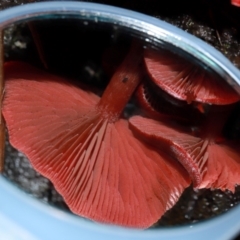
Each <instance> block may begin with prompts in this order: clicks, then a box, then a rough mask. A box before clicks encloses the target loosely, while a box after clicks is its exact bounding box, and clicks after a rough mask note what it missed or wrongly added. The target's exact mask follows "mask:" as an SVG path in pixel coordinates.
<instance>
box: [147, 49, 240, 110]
mask: <svg viewBox="0 0 240 240" xmlns="http://www.w3.org/2000/svg"><path fill="white" fill-rule="evenodd" d="M144 60H145V65H146V68H147V71H148V74H149V76H150V78H151V80H152V81H153V82H154V83H155V84H156V85H157V86H159V87H160V88H162V89H163V90H164V91H166V92H168V93H169V94H170V95H172V96H173V97H175V98H177V99H180V100H185V101H187V102H188V103H191V102H192V101H196V102H201V103H209V104H216V105H227V104H231V103H235V102H237V101H239V99H240V97H239V95H238V94H237V93H236V92H235V91H234V90H233V89H232V88H231V87H230V86H229V85H228V84H227V83H226V82H224V81H222V80H221V79H217V78H215V77H213V76H212V75H210V74H209V73H208V72H207V71H205V70H203V69H200V68H199V67H197V66H195V65H193V64H191V63H189V62H187V61H186V60H184V59H182V58H180V57H179V56H177V55H175V54H173V53H170V52H163V51H162V52H157V51H155V50H152V49H146V50H145V52H144Z"/></svg>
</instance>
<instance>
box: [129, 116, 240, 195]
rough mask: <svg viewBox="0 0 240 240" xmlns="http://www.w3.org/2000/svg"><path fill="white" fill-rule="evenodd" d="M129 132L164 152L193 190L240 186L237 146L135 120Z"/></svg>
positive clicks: (235, 143)
mask: <svg viewBox="0 0 240 240" xmlns="http://www.w3.org/2000/svg"><path fill="white" fill-rule="evenodd" d="M129 122H130V126H131V129H132V130H133V131H134V132H135V133H136V134H138V136H140V137H141V138H142V139H143V140H145V141H147V142H148V143H150V144H151V145H153V146H157V147H158V148H162V149H164V150H165V151H166V152H167V153H169V154H170V155H171V156H173V157H174V158H175V159H177V160H178V161H179V162H180V163H181V164H182V165H183V167H184V168H185V169H186V170H187V172H188V173H189V175H190V177H191V179H192V181H193V186H194V187H195V188H211V189H221V190H226V189H228V190H231V191H233V192H234V190H235V185H236V184H240V174H239V173H240V150H239V149H240V148H239V146H240V143H239V142H230V141H225V142H223V143H216V142H214V141H211V140H210V139H208V138H199V137H194V136H192V135H191V134H190V133H188V132H187V131H184V130H183V129H181V128H179V127H176V126H175V127H173V126H168V125H167V124H165V123H163V122H159V121H156V120H152V119H147V118H143V117H140V116H135V117H132V118H131V119H130V121H129Z"/></svg>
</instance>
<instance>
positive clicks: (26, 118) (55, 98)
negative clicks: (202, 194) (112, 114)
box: [3, 63, 190, 228]
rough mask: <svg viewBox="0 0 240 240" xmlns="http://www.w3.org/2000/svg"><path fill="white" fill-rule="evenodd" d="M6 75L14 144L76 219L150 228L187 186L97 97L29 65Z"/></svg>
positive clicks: (173, 165)
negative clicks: (104, 109)
mask: <svg viewBox="0 0 240 240" xmlns="http://www.w3.org/2000/svg"><path fill="white" fill-rule="evenodd" d="M16 69H17V70H16ZM18 69H20V74H19V72H18ZM21 69H24V71H22V70H21ZM5 72H6V77H7V79H6V91H5V98H4V102H3V114H4V118H5V120H6V123H7V127H8V130H9V135H10V142H11V143H12V145H13V146H14V147H16V148H17V149H19V150H20V151H22V152H23V153H25V154H26V155H27V157H28V158H29V160H30V161H31V163H32V165H33V166H34V168H36V170H37V171H39V172H40V173H41V174H43V175H44V176H46V177H48V178H49V179H50V180H51V181H52V182H53V184H54V185H55V187H56V189H57V190H58V191H59V193H60V194H62V195H63V197H64V199H65V201H66V203H67V204H68V206H69V207H70V209H71V210H72V211H73V212H75V213H76V214H79V215H81V216H84V217H88V218H90V219H92V220H96V221H100V222H106V223H111V224H118V225H122V226H128V227H139V228H146V227H149V226H151V225H152V224H153V223H155V222H156V221H157V220H158V219H159V218H160V217H161V215H162V214H164V212H165V211H166V210H168V209H169V208H171V207H172V206H173V205H174V204H175V202H176V201H177V200H178V198H179V196H180V195H181V193H182V192H183V190H184V189H185V188H186V187H187V186H188V185H189V183H190V181H189V178H188V175H187V174H186V172H185V170H184V169H183V168H182V166H181V165H180V164H178V163H177V161H175V160H172V159H171V158H170V157H168V156H167V155H165V154H164V153H162V152H160V151H158V150H156V149H155V148H152V147H151V146H150V145H148V144H145V143H142V142H141V141H139V140H138V139H136V137H135V136H133V134H132V132H131V131H130V130H129V127H128V122H127V120H123V119H119V120H118V121H115V122H109V121H108V119H107V118H105V117H103V115H102V113H101V111H100V112H99V109H98V107H97V106H98V103H99V97H98V96H96V95H95V94H93V93H91V92H90V91H87V90H82V89H80V88H78V87H76V86H74V85H71V84H70V83H68V82H67V81H65V80H64V79H62V78H59V77H55V76H53V75H50V74H48V73H45V72H41V71H39V70H37V69H35V68H33V67H30V66H29V65H27V64H23V63H11V64H6V65H5ZM24 73H25V74H24ZM29 76H31V79H30V77H29Z"/></svg>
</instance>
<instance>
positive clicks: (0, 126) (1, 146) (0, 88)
mask: <svg viewBox="0 0 240 240" xmlns="http://www.w3.org/2000/svg"><path fill="white" fill-rule="evenodd" d="M3 51H4V50H3V30H0V108H1V109H2V101H3V95H4V78H3V75H4V72H3V62H4V54H3ZM4 150H5V123H4V120H3V116H2V114H1V115H0V173H1V172H2V171H3V167H4Z"/></svg>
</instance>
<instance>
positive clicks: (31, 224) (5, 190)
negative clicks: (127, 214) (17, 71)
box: [0, 1, 240, 240]
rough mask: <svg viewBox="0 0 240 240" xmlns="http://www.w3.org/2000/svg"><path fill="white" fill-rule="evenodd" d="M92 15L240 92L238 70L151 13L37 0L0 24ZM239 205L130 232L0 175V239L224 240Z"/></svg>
mask: <svg viewBox="0 0 240 240" xmlns="http://www.w3.org/2000/svg"><path fill="white" fill-rule="evenodd" d="M69 16H71V17H74V18H81V19H86V20H90V19H95V20H97V21H102V22H109V23H113V24H117V25H120V26H124V27H127V28H129V29H134V30H135V31H139V32H142V33H144V34H148V35H149V37H150V38H153V39H154V40H155V41H156V42H165V43H168V44H170V45H172V46H173V47H178V48H180V49H181V50H183V51H185V52H187V53H188V54H190V55H192V56H194V57H196V58H197V59H198V60H200V61H202V62H204V63H205V64H207V65H208V66H209V67H210V68H211V69H213V70H214V71H215V72H217V73H218V74H219V75H220V76H221V77H222V78H224V79H225V80H226V81H227V82H228V83H230V84H231V85H232V86H233V87H234V88H235V89H236V91H237V92H238V93H240V72H239V70H238V69H237V68H235V67H234V66H233V65H232V63H231V62H230V61H229V60H227V59H226V58H225V57H224V56H223V55H222V54H221V53H220V52H218V51H217V50H216V49H214V48H213V47H211V46H210V45H208V44H206V43H204V42H203V41H201V40H200V39H197V38H196V37H194V36H192V35H190V34H188V33H186V32H184V31H182V30H180V29H178V28H176V27H174V26H172V25H170V24H167V23H165V22H163V21H160V20H158V19H155V18H153V17H150V16H147V15H144V14H140V13H137V12H134V11H129V10H126V9H121V8H117V7H112V6H107V5H102V4H94V3H84V2H70V1H60V2H41V3H33V4H26V5H23V6H19V7H14V8H11V9H8V10H4V11H2V12H0V28H2V29H3V28H5V27H7V26H9V24H12V23H17V22H20V21H25V20H30V19H40V18H51V17H54V18H56V17H61V18H64V17H65V18H66V17H69ZM239 216H240V206H238V207H235V208H233V209H231V210H229V211H228V212H227V213H225V214H222V215H220V216H218V217H215V218H213V219H209V220H206V221H202V222H200V223H197V224H192V225H186V226H181V227H169V228H159V229H149V230H132V229H126V228H120V227H115V226H108V225H102V224H98V223H93V222H91V221H88V220H85V219H82V218H79V217H77V216H74V215H73V214H70V213H66V212H63V211H61V210H58V209H56V208H54V207H51V206H49V205H47V204H44V203H41V202H40V201H38V200H36V199H34V198H32V197H30V196H29V195H27V194H26V193H24V192H22V191H21V190H19V189H18V188H17V187H15V186H13V185H12V183H10V182H8V181H7V180H6V179H5V178H4V177H2V176H0V239H4V240H53V239H58V240H66V239H68V240H79V239H82V240H86V239H89V240H90V239H91V240H94V239H98V240H110V239H114V240H120V239H124V240H141V239H143V240H144V239H148V240H155V239H156V240H159V239H161V240H165V239H167V240H175V239H178V240H183V239H184V240H192V239H194V240H198V239H199V240H200V239H211V240H213V239H217V240H229V239H232V238H233V237H234V236H236V235H237V234H238V233H239V232H240V218H239Z"/></svg>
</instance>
